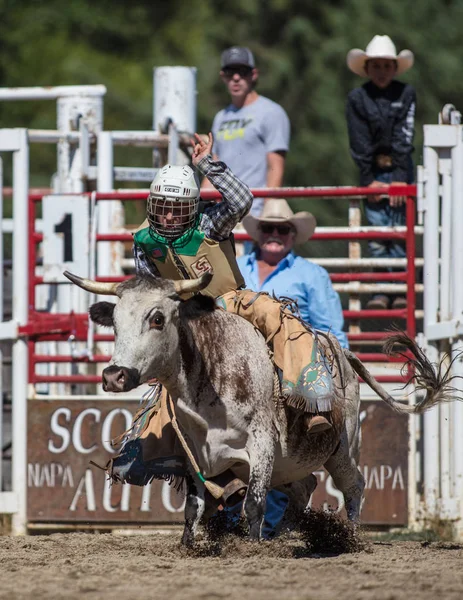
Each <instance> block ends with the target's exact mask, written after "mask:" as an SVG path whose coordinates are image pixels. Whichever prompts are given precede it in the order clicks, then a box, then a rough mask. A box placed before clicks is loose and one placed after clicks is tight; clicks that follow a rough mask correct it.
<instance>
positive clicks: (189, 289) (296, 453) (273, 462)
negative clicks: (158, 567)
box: [66, 273, 450, 543]
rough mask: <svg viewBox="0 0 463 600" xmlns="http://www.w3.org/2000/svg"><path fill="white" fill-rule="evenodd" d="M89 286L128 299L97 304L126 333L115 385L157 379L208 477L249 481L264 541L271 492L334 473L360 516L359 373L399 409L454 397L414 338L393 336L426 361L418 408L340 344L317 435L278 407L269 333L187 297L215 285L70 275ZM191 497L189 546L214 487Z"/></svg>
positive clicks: (249, 514) (353, 516) (100, 315)
mask: <svg viewBox="0 0 463 600" xmlns="http://www.w3.org/2000/svg"><path fill="white" fill-rule="evenodd" d="M66 275H67V277H68V278H69V279H70V280H71V281H73V282H74V283H75V284H77V285H79V286H80V287H82V288H84V289H86V290H88V291H91V292H95V293H99V294H113V295H116V296H118V297H119V301H118V303H117V304H113V303H109V302H98V303H96V304H94V305H93V306H92V307H91V308H90V317H91V319H92V320H93V321H95V322H96V323H98V324H100V325H103V326H108V327H110V326H111V327H114V334H115V349H114V355H113V357H112V359H111V363H110V365H109V366H108V367H107V368H106V369H105V370H104V371H103V387H104V389H105V390H108V391H112V392H126V391H128V390H131V389H133V388H135V387H137V386H138V385H140V384H142V383H145V382H147V381H149V380H150V379H152V378H157V379H158V380H159V381H160V382H161V383H162V385H164V386H165V388H166V389H167V391H168V393H169V394H170V396H171V397H172V399H173V403H174V405H175V411H176V415H177V420H178V422H179V423H180V426H181V428H182V430H183V431H184V433H185V434H186V435H187V438H188V441H189V444H190V449H191V451H192V452H193V454H194V456H195V458H196V461H197V462H198V464H199V467H200V469H201V471H202V473H203V475H204V477H206V478H211V477H215V476H217V475H220V474H221V473H223V472H225V471H226V470H227V469H231V470H232V471H233V472H234V473H235V475H236V477H239V478H240V479H242V480H243V481H245V482H247V484H248V489H247V494H246V498H245V502H244V511H245V514H246V518H247V520H248V523H249V528H250V536H251V538H254V539H258V538H259V537H260V532H261V526H262V521H263V516H264V511H265V499H266V494H267V491H268V490H269V489H271V488H280V489H282V490H283V491H284V489H285V488H284V486H285V485H286V486H287V485H288V484H291V482H295V481H298V480H301V479H303V478H304V477H307V476H308V475H309V474H311V473H312V472H313V471H316V470H317V469H319V468H321V467H322V466H324V467H325V468H326V469H327V470H328V472H329V473H330V475H331V476H332V478H333V481H334V483H335V484H336V486H337V487H338V488H339V489H340V490H341V492H342V493H343V495H344V499H345V506H346V510H347V515H348V518H349V519H350V520H352V521H354V522H356V521H358V520H359V516H360V510H361V505H362V501H363V490H364V480H363V477H362V474H361V473H360V471H359V469H358V468H357V465H358V459H359V445H360V424H359V404H360V398H359V384H358V375H360V376H361V377H362V378H363V379H364V381H365V382H366V383H367V384H368V385H369V386H370V387H371V388H372V389H373V390H374V391H375V392H376V393H377V394H378V395H379V396H380V397H381V398H382V399H383V400H384V401H385V402H386V403H387V404H388V405H389V406H390V407H391V408H392V409H393V410H395V411H397V412H400V413H411V412H415V413H421V412H423V411H424V410H426V409H427V408H430V407H431V406H433V405H434V404H436V403H438V402H440V401H443V400H446V399H449V398H448V393H449V390H450V388H449V387H448V382H447V381H446V379H445V378H440V377H439V376H438V375H436V374H435V373H434V370H433V368H432V366H431V364H430V363H429V362H428V361H427V359H426V358H425V356H424V355H423V353H422V352H421V351H420V349H419V348H418V347H417V346H416V345H415V343H414V342H413V340H411V339H410V338H409V337H407V336H406V335H404V334H400V335H396V336H394V337H392V338H390V339H389V342H388V348H389V350H392V346H393V345H394V343H395V342H399V343H400V344H402V345H405V346H406V347H407V348H408V349H409V350H411V352H412V353H413V354H414V356H415V359H414V360H413V363H414V365H415V369H416V375H417V377H418V381H419V382H420V383H421V384H422V387H423V388H425V389H426V395H425V396H424V397H423V398H422V400H420V402H419V403H418V404H416V405H414V406H408V405H404V404H400V403H398V402H396V401H395V400H394V399H393V398H392V397H391V396H390V395H389V394H387V392H386V391H385V390H384V388H382V387H381V386H380V385H379V384H378V382H377V381H376V380H375V379H374V378H373V377H372V376H371V374H370V373H369V372H368V371H367V370H366V368H365V367H364V365H363V364H362V363H361V362H360V361H359V360H358V359H357V358H356V357H355V355H354V354H353V353H351V352H350V351H348V350H343V349H342V348H341V347H340V346H339V344H338V343H337V341H336V339H335V338H334V337H332V336H326V335H325V336H321V337H320V339H319V343H320V345H321V348H322V349H323V350H324V351H325V352H326V353H327V354H328V355H330V356H332V357H333V358H334V361H333V373H332V376H333V383H334V385H333V388H334V390H335V399H334V402H333V410H332V425H333V427H332V429H330V430H328V431H326V432H321V433H317V434H311V435H309V434H308V433H307V425H306V423H305V418H304V415H303V413H300V412H296V411H295V410H294V409H290V408H288V407H285V406H281V405H279V403H276V402H275V395H274V367H273V364H272V361H271V359H270V357H269V352H268V349H267V346H266V343H265V340H264V338H263V336H262V335H260V334H259V333H258V332H257V331H256V330H255V328H254V327H253V326H252V325H251V324H250V323H248V322H247V321H246V320H244V319H243V318H241V317H239V316H237V315H235V314H231V313H228V312H226V311H224V310H222V309H219V308H217V307H216V305H215V303H214V301H213V300H212V299H211V298H209V297H206V296H202V295H195V296H193V297H191V298H190V299H188V300H182V298H181V295H184V294H191V293H197V292H200V291H201V290H202V289H204V288H205V287H206V286H207V285H208V283H209V282H210V278H211V275H210V274H206V275H204V276H202V277H201V278H200V279H197V280H188V281H175V282H173V281H168V280H163V279H159V278H151V277H146V276H144V277H136V278H134V279H131V280H128V281H126V282H124V283H120V284H110V283H95V282H92V281H89V280H83V279H81V278H80V277H76V276H75V275H72V274H70V273H66ZM193 478H194V485H190V486H189V490H188V492H187V499H186V508H185V518H186V525H185V531H184V537H183V542H184V543H192V541H193V539H194V535H195V531H196V528H197V525H198V522H199V520H200V518H201V516H202V515H203V513H204V508H205V489H204V485H203V484H202V483H201V481H200V480H199V479H198V477H197V476H196V475H193Z"/></svg>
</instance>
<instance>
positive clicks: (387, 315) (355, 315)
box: [343, 308, 407, 319]
mask: <svg viewBox="0 0 463 600" xmlns="http://www.w3.org/2000/svg"><path fill="white" fill-rule="evenodd" d="M343 315H344V318H345V319H392V318H394V317H395V318H397V319H406V318H407V309H405V308H404V309H400V310H395V309H390V310H344V311H343Z"/></svg>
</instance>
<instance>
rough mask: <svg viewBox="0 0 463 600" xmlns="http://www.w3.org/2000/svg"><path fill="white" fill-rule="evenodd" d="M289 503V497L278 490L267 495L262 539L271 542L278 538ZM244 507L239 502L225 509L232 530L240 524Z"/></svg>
mask: <svg viewBox="0 0 463 600" xmlns="http://www.w3.org/2000/svg"><path fill="white" fill-rule="evenodd" d="M288 502H289V498H288V496H287V495H286V494H284V493H283V492H279V491H278V490H270V492H269V493H268V494H267V503H266V508H265V515H264V524H263V526H262V537H263V538H264V540H271V539H272V538H274V537H275V536H276V534H277V532H278V526H279V524H280V523H281V520H282V519H283V517H284V514H285V512H286V508H287V506H288ZM242 505H243V503H242V502H238V503H237V504H235V505H234V506H228V507H227V508H225V509H224V512H226V513H227V523H229V524H230V525H229V527H230V529H232V528H233V525H235V524H236V523H237V522H238V520H239V518H240V513H241V508H242Z"/></svg>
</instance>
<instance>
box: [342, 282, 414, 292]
mask: <svg viewBox="0 0 463 600" xmlns="http://www.w3.org/2000/svg"><path fill="white" fill-rule="evenodd" d="M333 287H334V289H335V290H336V291H337V292H340V293H345V294H377V293H379V294H405V293H406V292H407V285H406V284H405V283H383V284H381V283H377V284H375V283H358V282H356V281H353V282H351V283H334V284H333ZM423 289H424V286H423V284H422V283H417V284H416V285H415V292H416V293H422V292H423Z"/></svg>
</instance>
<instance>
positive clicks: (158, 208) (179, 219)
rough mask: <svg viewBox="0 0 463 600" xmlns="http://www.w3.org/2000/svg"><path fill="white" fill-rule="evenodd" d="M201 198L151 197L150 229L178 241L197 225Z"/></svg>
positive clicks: (149, 200) (149, 207) (149, 202)
mask: <svg viewBox="0 0 463 600" xmlns="http://www.w3.org/2000/svg"><path fill="white" fill-rule="evenodd" d="M198 205H199V198H191V199H189V200H184V199H183V198H166V197H163V196H151V195H150V196H149V198H148V206H147V211H146V214H147V218H148V222H149V225H150V228H151V229H152V230H153V231H154V232H155V233H157V234H158V235H161V236H162V237H164V238H166V239H167V240H176V239H177V238H179V237H180V236H182V235H183V234H184V233H185V232H186V231H187V230H188V229H190V228H191V227H193V226H194V225H195V223H196V216H197V212H198Z"/></svg>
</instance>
